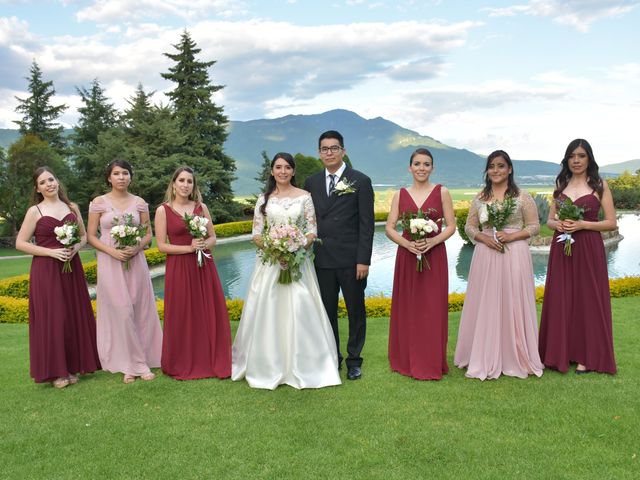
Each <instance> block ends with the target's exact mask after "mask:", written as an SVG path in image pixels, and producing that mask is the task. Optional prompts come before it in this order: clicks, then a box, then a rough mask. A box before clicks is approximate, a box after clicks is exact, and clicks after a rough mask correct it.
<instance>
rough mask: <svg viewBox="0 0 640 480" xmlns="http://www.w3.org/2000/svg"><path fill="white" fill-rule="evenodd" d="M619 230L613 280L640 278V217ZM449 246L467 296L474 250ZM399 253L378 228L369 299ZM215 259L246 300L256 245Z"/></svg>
mask: <svg viewBox="0 0 640 480" xmlns="http://www.w3.org/2000/svg"><path fill="white" fill-rule="evenodd" d="M618 227H619V229H620V233H621V234H622V235H623V236H624V240H623V241H621V242H620V243H618V244H616V245H613V246H611V247H609V248H608V249H607V264H608V268H609V277H610V278H618V277H625V276H628V275H640V216H638V215H635V214H624V215H622V216H621V217H620V218H619V219H618ZM446 246H447V256H448V258H449V291H450V292H464V291H465V290H466V288H467V277H468V275H469V265H470V264H471V257H472V255H473V247H471V246H469V245H464V242H463V241H462V238H460V236H459V235H458V234H457V233H456V234H455V235H454V236H453V237H451V238H450V239H449V240H447V242H446ZM396 249H397V246H396V244H395V243H393V242H391V241H390V240H389V239H387V237H386V236H385V234H384V228H383V227H378V228H376V233H375V236H374V239H373V257H372V259H371V269H370V273H369V280H368V284H367V295H380V294H383V295H386V296H390V295H391V288H392V283H393V270H394V266H395V255H396ZM214 258H215V261H216V265H217V267H218V273H219V274H220V280H221V281H222V286H223V288H224V293H225V296H226V297H228V298H244V296H245V293H246V291H247V288H248V284H249V278H250V277H251V272H252V271H253V267H254V264H255V261H256V254H255V247H254V246H253V244H252V243H251V242H249V241H245V242H234V243H226V244H224V245H218V246H217V247H216V249H215V252H214ZM532 258H533V271H534V275H535V282H536V285H543V284H544V281H545V278H546V274H547V259H548V256H547V255H545V254H534V255H533V257H532ZM153 284H154V290H155V292H156V295H157V296H159V297H163V294H164V291H163V290H164V278H163V277H158V278H155V279H154V281H153Z"/></svg>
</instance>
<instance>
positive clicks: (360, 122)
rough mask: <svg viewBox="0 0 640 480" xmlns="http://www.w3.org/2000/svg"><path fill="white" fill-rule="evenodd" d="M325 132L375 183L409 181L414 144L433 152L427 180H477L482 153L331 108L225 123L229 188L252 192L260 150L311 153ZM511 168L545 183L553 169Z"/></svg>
mask: <svg viewBox="0 0 640 480" xmlns="http://www.w3.org/2000/svg"><path fill="white" fill-rule="evenodd" d="M325 130H338V131H339V132H340V133H342V135H343V136H344V138H345V148H346V150H347V154H348V155H349V158H350V159H351V162H352V164H353V166H354V168H356V169H358V170H361V171H362V172H364V173H366V174H367V175H369V176H370V177H371V179H372V181H373V183H374V185H377V186H379V187H384V186H389V187H396V186H399V185H405V184H407V183H409V182H410V176H409V173H408V172H407V167H408V166H409V157H410V156H411V153H412V152H413V151H414V150H415V149H416V148H418V147H426V148H428V149H429V150H430V151H431V153H432V154H433V156H434V166H435V170H434V174H433V177H432V178H433V180H435V181H437V182H440V183H443V184H445V185H447V186H450V187H456V186H460V187H461V186H471V185H479V184H480V183H482V173H483V170H484V166H485V158H484V157H481V156H479V155H477V154H475V153H473V152H470V151H469V150H465V149H459V148H454V147H450V146H448V145H445V144H443V143H441V142H439V141H437V140H435V139H433V138H431V137H427V136H422V135H420V134H418V133H416V132H414V131H412V130H408V129H406V128H403V127H401V126H399V125H397V124H395V123H393V122H390V121H388V120H385V119H384V118H381V117H377V118H373V119H371V120H366V119H364V118H362V117H360V116H359V115H357V114H355V113H353V112H350V111H348V110H331V111H329V112H325V113H322V114H317V115H287V116H286V117H281V118H275V119H270V120H267V119H263V120H250V121H246V122H238V121H234V122H231V125H230V131H229V138H228V139H227V142H226V143H225V150H226V152H227V153H228V154H229V155H231V156H232V157H233V158H235V159H236V163H237V167H238V180H237V181H236V185H235V191H236V192H237V193H239V194H243V193H249V192H255V191H257V188H258V186H257V184H256V182H255V181H253V177H255V176H256V175H257V172H258V169H259V167H260V165H261V163H262V158H261V155H260V153H261V152H262V150H266V151H267V153H268V154H269V156H270V157H272V156H273V155H274V154H275V153H277V152H280V151H286V152H290V153H292V154H295V153H302V154H305V155H313V156H316V157H317V156H318V152H317V150H318V143H317V142H318V136H319V135H320V134H321V133H322V132H323V131H325ZM514 167H515V170H516V174H517V176H518V181H519V182H520V183H522V184H527V183H528V184H532V183H537V184H540V183H551V182H552V181H553V179H554V178H555V176H556V175H557V173H558V165H557V164H555V163H551V162H544V161H539V160H528V161H516V162H515V164H514Z"/></svg>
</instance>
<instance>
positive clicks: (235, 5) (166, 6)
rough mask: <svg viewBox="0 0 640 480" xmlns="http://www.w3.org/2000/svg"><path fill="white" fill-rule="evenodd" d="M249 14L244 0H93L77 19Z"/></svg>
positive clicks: (111, 20)
mask: <svg viewBox="0 0 640 480" xmlns="http://www.w3.org/2000/svg"><path fill="white" fill-rule="evenodd" d="M246 13H247V7H246V3H245V2H244V1H242V0H165V1H162V2H158V1H156V0H94V1H93V2H91V4H90V5H88V6H87V7H85V8H82V9H80V10H78V12H77V13H76V19H77V20H78V21H80V22H96V23H99V24H111V23H125V22H139V21H144V20H158V19H161V18H180V19H183V20H196V19H197V18H198V17H201V16H205V15H207V16H208V15H211V14H213V15H215V16H218V17H222V18H229V17H234V16H239V15H244V14H246Z"/></svg>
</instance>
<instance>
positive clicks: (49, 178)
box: [16, 167, 100, 388]
mask: <svg viewBox="0 0 640 480" xmlns="http://www.w3.org/2000/svg"><path fill="white" fill-rule="evenodd" d="M33 180H34V192H33V206H32V207H31V208H29V210H27V214H26V216H25V218H24V221H23V222H22V226H21V227H20V232H19V233H18V237H17V239H16V248H17V249H18V250H21V251H23V252H25V253H28V254H30V255H33V262H32V263H31V275H30V277H29V357H30V361H31V369H30V370H31V376H32V377H33V379H34V380H35V381H36V382H37V383H43V382H52V384H53V386H54V387H56V388H64V387H66V386H67V385H69V384H75V383H78V374H82V373H91V372H94V371H96V370H100V361H99V359H98V351H97V349H96V323H95V318H94V316H93V310H92V309H91V301H90V300H89V293H88V291H87V282H86V280H85V278H84V271H83V269H82V264H81V263H80V257H79V256H78V255H76V253H78V250H80V249H81V248H82V247H83V246H84V244H85V243H86V242H87V236H86V233H85V230H84V225H83V223H82V216H81V215H80V212H79V211H78V207H77V205H75V204H74V203H71V202H70V201H69V199H68V198H67V195H66V193H65V192H64V189H63V188H62V185H60V183H59V182H58V179H57V178H56V176H55V175H54V173H53V172H52V171H51V170H50V169H49V168H48V167H40V168H38V169H37V170H36V171H35V173H34V175H33ZM66 222H75V223H77V224H78V227H79V228H78V229H79V235H80V243H77V244H76V245H73V246H70V247H68V248H66V247H64V246H63V245H62V244H61V243H60V242H58V240H57V239H56V234H55V232H54V228H56V227H58V226H62V225H64V224H65V223H66ZM34 234H35V238H36V244H35V245H34V244H32V243H31V242H30V240H31V238H32V237H33V236H34ZM67 260H69V261H70V265H71V269H72V271H71V272H63V271H62V267H63V262H65V261H67Z"/></svg>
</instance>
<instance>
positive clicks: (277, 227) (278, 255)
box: [262, 223, 307, 285]
mask: <svg viewBox="0 0 640 480" xmlns="http://www.w3.org/2000/svg"><path fill="white" fill-rule="evenodd" d="M262 242H263V245H264V248H263V250H262V263H268V264H270V265H276V264H278V265H279V266H280V275H279V276H278V283H281V284H283V285H288V284H290V283H292V282H293V281H297V280H299V279H300V277H301V276H302V273H301V272H300V265H302V262H303V261H304V258H305V256H306V255H307V251H306V249H305V248H304V247H305V246H306V245H307V237H305V235H304V233H303V231H302V228H301V227H300V226H299V225H295V224H292V223H285V224H273V225H270V226H268V227H267V228H265V230H264V232H263V233H262Z"/></svg>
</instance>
